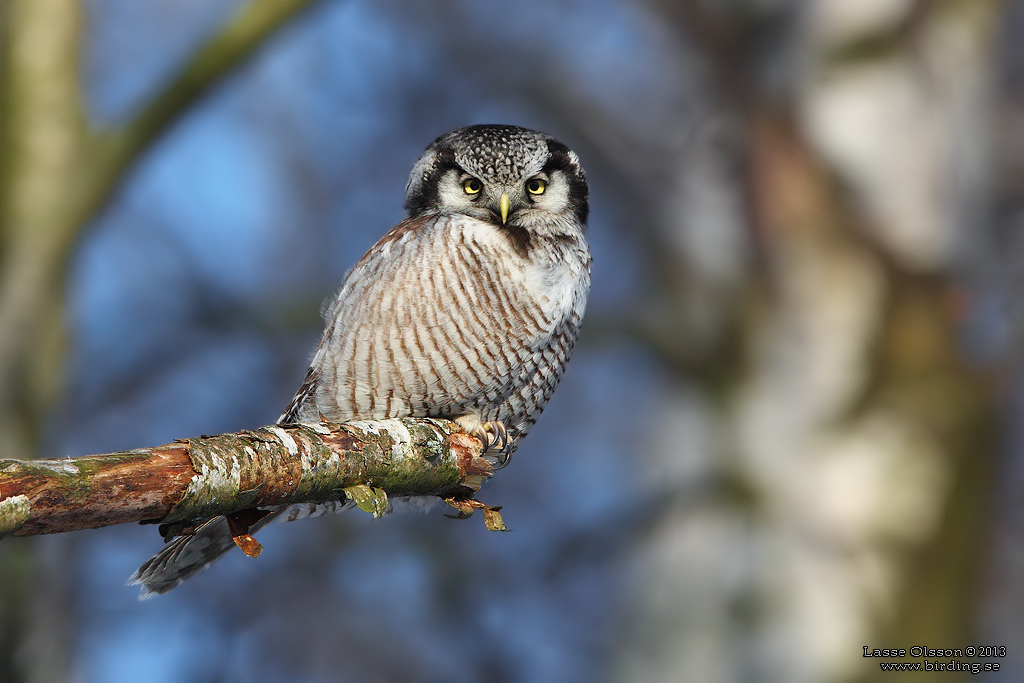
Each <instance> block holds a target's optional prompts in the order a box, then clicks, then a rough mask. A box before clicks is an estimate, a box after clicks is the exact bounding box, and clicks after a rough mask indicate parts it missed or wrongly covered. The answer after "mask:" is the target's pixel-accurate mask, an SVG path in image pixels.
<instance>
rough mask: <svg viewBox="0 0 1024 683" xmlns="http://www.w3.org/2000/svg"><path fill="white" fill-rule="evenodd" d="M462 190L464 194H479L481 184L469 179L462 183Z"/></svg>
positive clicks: (481, 187) (474, 179)
mask: <svg viewBox="0 0 1024 683" xmlns="http://www.w3.org/2000/svg"><path fill="white" fill-rule="evenodd" d="M462 189H463V190H465V191H466V194H480V190H482V189H483V184H482V183H481V182H480V181H479V180H477V179H476V178H469V179H467V180H466V181H465V182H463V183H462Z"/></svg>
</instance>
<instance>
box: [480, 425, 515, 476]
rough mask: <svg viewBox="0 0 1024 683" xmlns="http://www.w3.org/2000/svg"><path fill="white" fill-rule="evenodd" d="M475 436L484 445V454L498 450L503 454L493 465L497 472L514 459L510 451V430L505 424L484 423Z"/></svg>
mask: <svg viewBox="0 0 1024 683" xmlns="http://www.w3.org/2000/svg"><path fill="white" fill-rule="evenodd" d="M474 436H476V437H477V438H478V439H480V441H481V442H482V443H483V445H484V453H487V452H488V451H495V450H496V451H498V453H500V454H501V457H500V459H499V460H498V461H497V462H496V463H492V465H493V467H494V469H495V470H500V469H501V468H502V467H504V466H505V465H507V464H508V461H509V460H511V459H512V454H511V453H509V451H508V430H507V429H505V423H504V422H501V421H500V420H494V421H491V422H484V423H483V424H481V425H480V427H479V431H478V432H477V433H476V434H474ZM488 460H490V458H488Z"/></svg>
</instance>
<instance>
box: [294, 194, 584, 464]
mask: <svg viewBox="0 0 1024 683" xmlns="http://www.w3.org/2000/svg"><path fill="white" fill-rule="evenodd" d="M589 262H590V256H589V252H588V250H587V248H586V243H585V242H583V241H582V240H564V239H560V240H553V241H551V242H550V243H549V244H544V245H534V246H533V247H532V248H531V249H530V250H528V251H526V252H525V253H521V252H520V251H518V250H517V248H516V245H515V243H514V242H513V241H512V240H510V239H509V238H508V237H507V236H505V235H503V234H502V233H501V232H500V228H499V227H496V226H494V225H492V224H490V223H485V222H483V221H480V220H477V219H475V218H472V217H469V216H465V215H462V214H455V215H439V216H428V217H424V218H414V219H409V220H407V221H404V222H402V223H401V224H399V225H398V226H397V227H396V228H395V229H394V230H392V231H391V232H390V233H388V235H386V236H385V237H384V238H383V239H382V240H381V241H380V242H379V243H378V244H377V245H376V246H374V248H373V249H371V250H370V252H369V253H367V254H366V256H364V257H363V259H362V260H361V261H360V262H359V263H358V264H357V265H356V267H355V268H354V269H353V270H352V272H351V273H350V274H349V276H348V277H347V278H346V281H345V285H344V286H343V287H342V289H341V291H340V292H339V294H338V296H337V298H336V299H335V300H334V301H333V303H332V304H331V305H330V307H329V309H328V311H327V318H328V327H327V330H326V331H325V334H324V337H323V340H322V342H321V345H320V348H319V349H318V351H317V353H316V356H315V357H314V359H313V363H312V366H311V372H310V374H309V375H308V376H307V382H310V383H312V384H313V385H314V386H313V387H309V388H307V390H306V391H305V392H303V393H302V396H301V398H300V400H299V402H298V403H296V404H295V405H293V406H292V407H291V409H290V410H289V411H288V412H286V414H285V415H283V416H282V419H283V421H285V422H289V421H310V420H316V419H318V415H323V416H324V417H327V418H328V419H330V420H334V421H339V422H343V421H346V420H353V419H378V418H385V417H394V416H396V415H405V416H413V417H441V416H444V417H458V416H462V415H467V414H475V415H476V416H478V417H479V419H480V420H481V421H483V422H488V421H501V422H503V423H504V425H505V427H506V428H507V430H508V435H509V443H510V448H511V449H514V448H515V447H516V446H517V445H518V443H519V441H520V440H521V439H522V437H523V436H525V435H526V433H527V432H528V431H529V429H530V427H531V426H533V423H534V422H535V421H536V417H537V415H538V414H539V412H540V411H541V410H542V409H543V407H544V404H545V403H546V402H547V400H548V398H550V396H551V393H552V392H553V391H554V388H555V385H556V384H557V383H558V380H559V378H560V377H561V375H562V370H563V368H564V367H565V361H566V360H567V359H568V356H569V353H570V351H571V350H572V344H573V342H574V341H575V339H576V336H577V334H578V331H579V325H580V321H581V319H582V316H583V307H584V304H585V297H586V292H587V288H588V286H589Z"/></svg>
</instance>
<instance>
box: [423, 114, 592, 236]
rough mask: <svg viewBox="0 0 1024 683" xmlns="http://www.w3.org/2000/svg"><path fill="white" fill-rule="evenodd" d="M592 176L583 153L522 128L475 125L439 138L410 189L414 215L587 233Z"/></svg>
mask: <svg viewBox="0 0 1024 683" xmlns="http://www.w3.org/2000/svg"><path fill="white" fill-rule="evenodd" d="M587 195H588V190H587V180H586V176H585V175H584V173H583V169H582V168H581V166H580V163H579V159H578V158H577V157H576V154H575V153H573V152H572V150H570V149H569V148H568V147H566V146H565V145H563V144H562V143H560V142H558V141H557V140H555V139H554V138H552V137H551V136H549V135H545V134H544V133H538V132H536V131H532V130H527V129H526V128H518V127H516V126H470V127H468V128H460V129H458V130H455V131H452V132H451V133H448V134H447V135H443V136H441V137H439V138H438V139H437V140H435V141H434V142H433V143H432V144H431V145H430V146H429V147H427V149H426V151H425V152H424V153H423V155H422V156H421V157H420V159H419V161H417V162H416V165H415V166H414V167H413V170H412V174H411V175H410V177H409V184H408V185H407V186H406V198H405V208H406V211H408V213H409V216H410V217H416V216H422V215H424V214H430V213H462V214H465V215H467V216H472V217H473V218H476V219H479V220H482V221H487V222H490V223H493V224H495V225H497V226H500V227H502V228H504V229H506V230H508V231H510V232H512V233H515V232H525V233H527V234H529V235H532V234H538V235H539V234H551V235H555V234H560V233H561V234H564V233H569V232H575V233H579V232H582V231H583V230H584V227H585V225H586V221H587V212H588V204H587Z"/></svg>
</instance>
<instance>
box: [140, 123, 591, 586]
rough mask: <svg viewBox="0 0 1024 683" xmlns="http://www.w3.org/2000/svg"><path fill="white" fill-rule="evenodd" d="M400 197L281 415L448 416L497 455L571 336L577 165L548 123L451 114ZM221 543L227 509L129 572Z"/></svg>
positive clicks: (577, 314) (551, 378)
mask: <svg viewBox="0 0 1024 683" xmlns="http://www.w3.org/2000/svg"><path fill="white" fill-rule="evenodd" d="M405 209H406V211H407V213H408V218H406V219H405V220H403V221H402V222H401V223H399V224H398V225H396V226H395V227H394V228H393V229H392V230H391V231H390V232H388V233H387V234H386V235H384V237H382V238H381V239H380V241H379V242H377V244H375V245H374V246H373V247H372V248H371V249H370V250H369V251H368V252H367V253H366V255H365V256H363V258H362V259H361V260H360V261H359V262H358V263H357V264H356V265H355V267H354V268H353V269H352V270H351V271H349V273H348V275H347V276H346V277H345V280H344V283H343V284H342V287H341V290H340V291H339V292H338V294H337V295H336V296H335V297H334V298H333V299H332V300H331V301H330V302H329V304H328V305H327V306H326V307H325V310H324V318H325V320H326V323H327V325H326V329H325V330H324V333H323V337H322V338H321V341H320V346H319V347H318V349H317V351H316V354H315V355H314V357H313V360H312V362H311V364H310V367H309V370H308V371H307V373H306V379H305V381H304V382H303V384H302V386H301V388H300V389H299V391H298V393H296V395H295V397H294V398H293V399H292V401H291V404H290V405H289V406H288V408H287V409H286V410H285V412H284V414H283V415H281V417H280V418H279V421H278V422H279V424H289V423H295V422H318V421H320V420H321V418H326V419H327V420H330V421H332V422H347V421H351V420H365V419H382V418H389V417H446V418H452V419H455V420H456V421H457V422H459V423H460V424H461V425H462V426H463V428H464V429H466V431H467V432H469V433H471V434H474V435H476V436H477V437H479V438H480V439H481V441H483V443H484V447H485V449H488V450H489V451H490V453H492V454H494V453H497V456H496V462H497V464H498V465H499V466H503V465H504V464H505V462H507V460H508V458H509V457H510V456H511V453H512V452H513V451H514V450H515V449H516V447H517V446H518V445H519V442H520V441H521V440H522V439H523V437H525V436H526V434H527V432H529V431H530V428H531V427H532V426H533V424H534V423H535V422H536V420H537V416H538V415H540V412H541V411H542V410H543V409H544V405H545V404H546V403H547V402H548V399H549V398H550V397H551V394H552V392H553V391H554V389H555V385H556V384H558V380H559V379H560V378H561V376H562V372H563V370H564V369H565V364H566V361H567V360H568V359H569V354H570V352H571V351H572V347H573V344H574V343H575V341H576V337H577V335H578V334H579V330H580V322H581V319H582V317H583V310H584V306H585V303H586V297H587V291H588V290H589V288H590V261H591V257H590V249H589V248H588V246H587V242H586V239H585V230H586V221H587V211H588V188H587V181H586V176H585V175H584V172H583V168H582V167H581V166H580V162H579V159H578V158H577V156H576V154H575V153H573V152H572V151H571V150H570V149H569V148H568V147H566V146H565V145H563V144H561V143H560V142H558V141H556V140H555V139H554V138H552V137H551V136H549V135H545V134H544V133H539V132H536V131H532V130H527V129H525V128H518V127H515V126H499V125H485V126H470V127H468V128H460V129H458V130H455V131H452V132H450V133H448V134H447V135H443V136H441V137H439V138H438V139H437V140H435V141H434V142H433V143H432V144H431V145H430V146H429V147H427V149H426V151H424V153H423V155H422V156H421V157H420V158H419V160H418V161H417V162H416V164H415V165H414V166H413V169H412V173H411V174H410V176H409V182H408V184H407V186H406V196H405ZM492 457H494V456H492ZM277 512H280V511H277ZM275 516H276V515H275ZM267 519H269V517H268V518H267ZM254 528H255V527H254ZM233 545H234V543H233V541H232V540H231V535H230V533H229V531H228V527H227V523H226V521H225V519H224V518H223V517H219V518H217V519H214V520H208V521H207V522H205V523H203V524H202V525H201V526H199V527H198V529H197V530H196V531H194V532H193V533H192V534H191V535H187V536H181V537H178V538H176V539H174V540H173V541H171V542H170V543H169V544H168V545H167V546H166V547H165V548H164V549H163V550H162V551H161V552H160V553H158V554H157V555H156V556H154V557H153V558H152V559H151V560H149V561H148V562H147V563H146V564H144V565H143V566H142V567H140V568H139V570H138V571H137V572H136V573H135V575H134V576H133V577H132V582H134V583H140V584H142V586H143V593H144V594H146V593H149V592H155V593H164V592H166V591H169V590H170V589H171V588H173V587H174V586H176V585H177V584H178V583H180V582H181V581H182V580H184V579H185V578H188V577H189V576H191V575H193V574H195V573H196V572H197V571H199V570H200V569H202V568H203V567H205V566H207V565H208V564H209V563H211V562H213V561H214V560H216V559H217V558H218V557H220V556H221V555H222V554H223V553H224V552H226V551H227V550H229V549H230V548H231V547H233Z"/></svg>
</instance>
